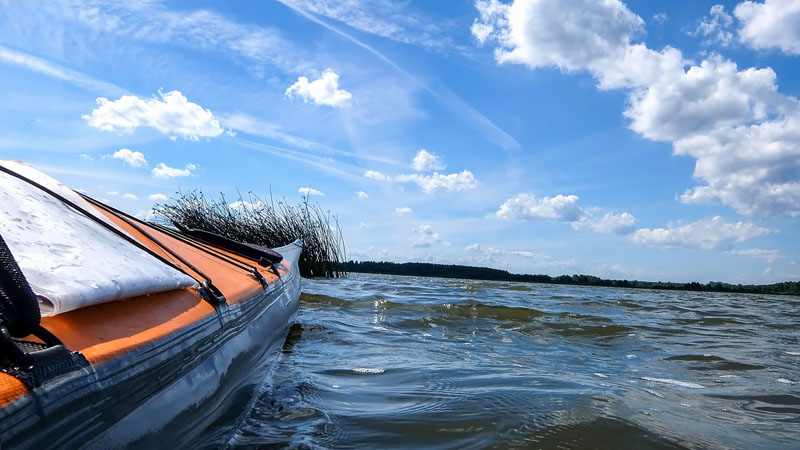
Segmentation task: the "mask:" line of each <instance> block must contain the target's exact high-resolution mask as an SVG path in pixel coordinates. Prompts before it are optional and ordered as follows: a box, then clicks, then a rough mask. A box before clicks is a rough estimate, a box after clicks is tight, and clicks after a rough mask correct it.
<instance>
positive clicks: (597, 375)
mask: <svg viewBox="0 0 800 450" xmlns="http://www.w3.org/2000/svg"><path fill="white" fill-rule="evenodd" d="M592 375H594V376H596V377H600V378H608V375H606V374H603V373H599V372H595V373H593V374H592Z"/></svg>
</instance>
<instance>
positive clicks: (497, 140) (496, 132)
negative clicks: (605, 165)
mask: <svg viewBox="0 0 800 450" xmlns="http://www.w3.org/2000/svg"><path fill="white" fill-rule="evenodd" d="M283 3H284V4H285V5H286V6H288V7H290V8H292V9H293V10H294V11H295V12H297V13H298V14H300V15H301V16H303V17H305V18H306V19H308V20H310V21H312V22H314V23H316V24H318V25H320V26H322V27H324V28H326V29H328V30H330V31H332V32H333V33H336V34H338V35H339V36H342V37H343V38H345V39H347V40H349V41H350V42H352V43H353V44H355V45H357V46H359V47H361V48H363V49H364V50H366V51H368V52H370V53H372V54H373V55H374V56H376V57H377V58H378V59H380V60H381V61H383V62H385V63H386V64H388V65H389V66H390V67H392V68H393V69H395V70H396V71H397V72H399V73H401V74H402V75H404V76H405V77H406V78H408V79H409V80H411V81H412V82H414V83H415V84H417V85H418V86H419V87H421V88H422V89H424V90H425V91H427V92H428V93H429V94H430V95H432V96H433V97H434V98H435V99H437V100H438V101H439V102H441V104H442V105H444V106H445V107H446V108H447V109H448V110H450V112H451V113H453V114H455V115H456V116H457V117H460V118H461V119H462V120H464V121H466V122H467V123H469V124H471V125H474V126H477V128H478V129H479V130H480V131H481V133H483V135H484V136H485V137H486V138H487V139H488V140H489V141H490V142H493V143H494V144H496V145H498V146H500V147H501V148H503V149H504V150H509V151H517V150H519V149H520V148H521V147H520V145H519V142H517V140H516V139H514V138H513V137H511V135H509V134H508V133H506V132H505V131H503V130H502V129H501V128H500V127H498V126H497V125H495V124H494V123H493V122H492V121H491V120H489V118H487V117H486V116H485V115H483V114H482V113H481V112H479V111H478V110H477V109H475V108H474V107H473V106H472V105H470V104H468V103H467V102H465V101H464V100H462V99H461V98H460V97H459V96H457V95H456V94H455V93H454V92H452V91H451V90H450V89H448V88H444V87H439V88H437V89H433V88H432V87H430V86H429V85H428V84H427V83H424V82H423V81H422V80H420V79H419V78H417V77H415V76H414V75H412V74H411V73H409V72H408V71H407V70H405V69H404V68H402V67H401V66H400V65H398V64H397V63H395V62H394V61H392V60H391V59H389V57H387V56H386V55H384V54H383V53H381V52H380V51H378V50H376V49H375V48H374V47H372V46H370V45H368V44H366V43H364V42H363V41H361V40H359V39H358V38H356V37H354V36H353V35H351V34H350V33H347V32H345V31H343V30H341V29H339V28H337V27H335V26H333V25H331V24H329V23H327V22H325V21H324V20H322V19H320V18H319V17H317V16H316V15H314V14H312V13H309V12H307V11H305V10H304V9H301V8H299V7H297V6H295V5H293V4H291V3H288V2H283Z"/></svg>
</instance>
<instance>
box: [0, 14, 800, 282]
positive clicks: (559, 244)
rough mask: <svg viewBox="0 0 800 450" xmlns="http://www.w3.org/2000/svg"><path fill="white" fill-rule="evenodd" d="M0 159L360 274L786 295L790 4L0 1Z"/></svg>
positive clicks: (792, 178)
mask: <svg viewBox="0 0 800 450" xmlns="http://www.w3.org/2000/svg"><path fill="white" fill-rule="evenodd" d="M0 6H1V7H0V158H3V159H19V160H23V161H25V162H28V163H30V164H32V165H34V166H35V167H37V168H39V169H40V170H42V171H44V172H46V173H48V174H49V175H51V176H53V177H55V178H57V179H59V180H60V181H62V182H63V183H65V184H67V185H68V186H71V187H73V188H75V189H79V190H81V191H82V192H86V193H87V194H88V195H91V196H93V197H95V198H98V199H101V200H102V201H105V202H108V203H110V204H111V205H113V206H115V207H118V208H121V209H123V210H125V211H128V212H130V213H133V214H136V215H138V216H140V217H145V218H146V217H148V216H149V215H150V211H151V208H152V206H153V205H154V204H157V203H163V202H165V201H167V199H169V198H170V197H174V196H175V195H176V193H177V192H186V191H190V190H193V189H202V190H203V192H205V193H206V194H209V195H214V196H216V195H218V194H219V193H223V194H224V195H225V197H226V199H228V200H229V201H230V203H231V208H238V207H239V205H240V204H239V203H237V201H239V200H240V196H241V200H244V201H255V200H254V199H251V198H250V197H249V194H248V193H249V192H253V193H254V194H256V195H258V196H259V197H260V198H268V197H269V196H270V195H272V197H273V198H278V199H280V198H285V199H286V200H287V201H288V202H290V203H294V202H299V201H301V200H302V199H303V198H304V197H307V198H308V199H309V200H310V201H312V202H316V203H319V204H320V206H321V207H322V208H323V209H325V210H330V211H331V213H332V214H335V215H336V216H337V217H338V223H339V225H340V226H341V229H342V233H343V235H344V238H345V241H346V244H347V255H348V258H350V259H356V260H386V261H397V262H405V261H423V262H437V263H447V264H467V265H479V266H488V267H495V268H501V269H506V270H509V271H512V272H515V273H544V274H550V275H560V274H576V273H580V274H591V275H596V276H600V277H606V278H627V279H641V280H650V281H658V280H662V281H667V280H670V281H701V282H707V281H724V282H732V283H772V282H776V281H789V280H794V281H796V280H800V264H798V261H800V226H798V225H800V101H798V99H799V98H800V70H799V69H800V0H765V1H732V2H721V3H716V2H703V1H696V0H681V1H669V2H667V1H661V2H654V1H646V0H636V1H628V2H621V1H619V0H513V1H510V0H503V1H497V0H477V1H473V0H463V1H462V0H446V1H445V0H442V1H435V2H430V1H418V2H413V1H402V2H392V1H388V0H344V1H334V0H277V1H239V0H231V1H226V2H205V1H164V2H159V1H148V2H137V1H129V2H72V1H52V2H47V1H37V2H16V1H11V0H8V1H6V0H0Z"/></svg>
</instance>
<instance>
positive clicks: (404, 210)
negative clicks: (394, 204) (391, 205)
mask: <svg viewBox="0 0 800 450" xmlns="http://www.w3.org/2000/svg"><path fill="white" fill-rule="evenodd" d="M411 211H412V209H411V208H409V207H408V206H401V207H399V208H395V209H394V212H395V213H396V214H397V215H398V216H402V215H404V214H410V213H411Z"/></svg>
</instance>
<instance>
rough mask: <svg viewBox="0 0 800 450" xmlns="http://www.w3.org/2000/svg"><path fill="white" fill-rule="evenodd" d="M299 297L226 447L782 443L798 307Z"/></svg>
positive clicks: (351, 285)
mask: <svg viewBox="0 0 800 450" xmlns="http://www.w3.org/2000/svg"><path fill="white" fill-rule="evenodd" d="M303 291H304V293H303V295H302V298H301V308H300V312H299V313H298V316H297V325H295V326H293V327H292V329H291V330H290V333H289V337H288V338H287V341H286V344H285V345H284V349H283V354H282V356H281V358H280V360H279V362H278V364H277V369H276V371H275V374H274V376H273V378H272V379H271V382H270V384H269V388H268V389H266V390H265V391H264V393H263V395H261V396H259V397H258V398H257V399H256V401H255V402H254V405H253V407H252V409H251V410H250V411H248V413H247V415H246V417H245V419H244V420H243V425H242V426H241V427H240V430H239V432H238V434H237V437H236V438H235V439H234V440H233V441H232V442H231V445H232V446H233V447H241V448H248V449H249V448H415V449H422V448H437V449H438V448H497V449H505V448H554V449H582V448H586V449H589V448H592V449H594V448H600V449H603V448H605V449H617V448H643V449H645V448H646V449H649V448H656V449H661V448H663V449H667V448H679V446H681V445H683V446H686V447H688V448H727V447H731V446H733V447H737V448H770V449H794V448H797V445H796V443H797V442H798V441H800V421H798V420H797V417H798V416H800V395H798V392H797V384H795V383H796V382H798V381H800V380H797V379H796V378H797V377H794V376H792V375H793V374H794V373H795V369H796V363H797V361H798V356H800V351H798V349H800V328H797V327H795V326H794V325H793V324H795V323H796V322H797V320H796V319H797V317H796V316H795V315H796V314H797V306H798V305H800V303H798V302H796V301H795V303H792V301H790V300H788V299H787V298H785V297H772V296H743V295H730V294H714V293H700V294H698V293H683V292H679V291H648V290H634V289H614V288H592V287H580V286H560V285H537V284H533V283H529V284H514V283H503V282H482V281H464V280H437V279H433V278H422V277H391V276H377V275H361V274H354V275H352V276H351V277H350V278H348V279H341V280H303ZM768 324H772V325H773V326H768ZM754 430H758V432H754Z"/></svg>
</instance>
